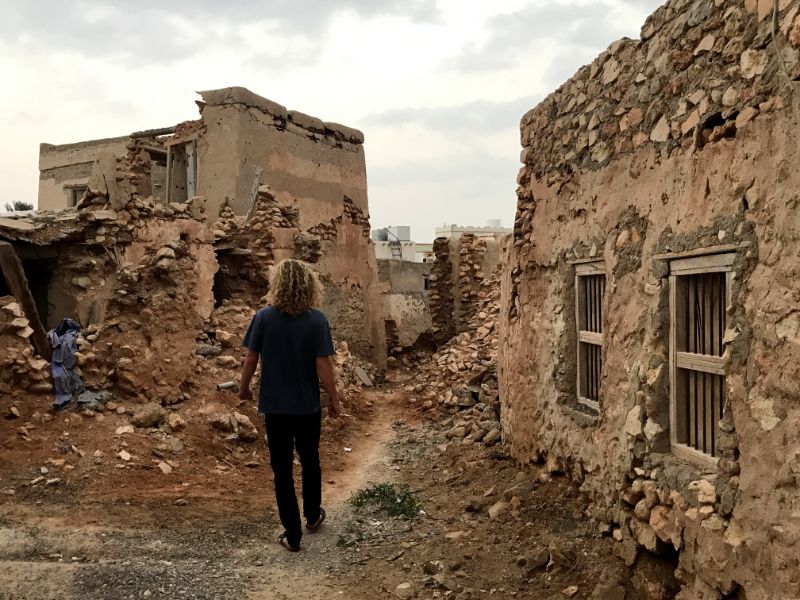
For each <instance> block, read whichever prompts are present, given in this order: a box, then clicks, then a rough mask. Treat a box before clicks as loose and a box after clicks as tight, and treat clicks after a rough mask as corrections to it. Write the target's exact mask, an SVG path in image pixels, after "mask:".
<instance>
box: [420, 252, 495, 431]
mask: <svg viewBox="0 0 800 600" xmlns="http://www.w3.org/2000/svg"><path fill="white" fill-rule="evenodd" d="M499 278H500V269H499V268H498V269H495V271H494V272H493V273H492V274H491V275H490V276H489V277H487V278H485V279H484V280H483V281H482V282H481V283H480V287H479V288H478V291H477V297H476V298H475V299H474V300H473V304H474V311H472V312H473V314H472V317H471V319H470V321H469V322H468V324H467V330H466V331H464V332H463V333H460V334H458V335H456V336H455V337H454V338H452V339H451V340H450V341H449V342H447V343H446V344H444V345H443V346H441V347H440V348H439V350H438V351H437V352H436V353H435V354H433V355H432V356H430V358H429V359H428V360H424V359H423V360H418V361H417V362H416V365H415V366H414V370H415V377H419V378H420V379H421V380H423V381H435V382H437V383H436V384H435V385H433V386H431V385H425V384H419V385H408V386H407V387H406V390H407V391H408V392H409V393H410V394H412V398H413V399H414V402H419V407H420V410H423V411H426V412H430V413H431V414H432V415H437V417H438V416H440V415H441V414H442V413H445V414H447V413H450V414H451V416H449V417H447V418H445V420H444V421H442V423H441V425H442V426H446V427H447V428H448V434H447V435H448V438H450V439H454V440H456V441H459V442H463V443H464V444H471V443H483V444H485V445H493V444H496V443H497V442H499V441H500V440H501V437H502V430H501V427H500V399H499V392H498V383H497V373H496V370H495V361H496V358H497V345H498V339H497V320H498V315H499V310H500V308H499V305H500V285H499Z"/></svg>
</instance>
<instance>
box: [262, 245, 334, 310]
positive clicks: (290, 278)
mask: <svg viewBox="0 0 800 600" xmlns="http://www.w3.org/2000/svg"><path fill="white" fill-rule="evenodd" d="M321 294H322V285H321V284H320V282H319V277H317V273H316V272H315V271H314V269H312V268H311V266H310V265H309V264H308V263H305V262H303V261H301V260H295V259H294V258H287V259H286V260H282V261H281V262H279V263H278V265H277V266H276V267H275V271H274V272H273V274H272V278H271V279H270V285H269V294H268V296H267V300H268V301H269V303H270V304H271V305H272V306H273V307H275V308H277V309H278V310H280V311H283V312H285V313H286V314H289V315H292V316H294V315H299V314H300V313H304V312H306V311H307V310H310V309H311V308H313V307H315V306H319V303H320V296H321Z"/></svg>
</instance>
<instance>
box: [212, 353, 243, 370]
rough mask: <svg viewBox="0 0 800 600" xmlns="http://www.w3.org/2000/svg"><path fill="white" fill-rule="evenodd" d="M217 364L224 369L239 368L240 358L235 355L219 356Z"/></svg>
mask: <svg viewBox="0 0 800 600" xmlns="http://www.w3.org/2000/svg"><path fill="white" fill-rule="evenodd" d="M217 364H218V365H219V366H220V367H222V368H224V369H238V368H239V359H237V358H236V357H235V356H218V357H217Z"/></svg>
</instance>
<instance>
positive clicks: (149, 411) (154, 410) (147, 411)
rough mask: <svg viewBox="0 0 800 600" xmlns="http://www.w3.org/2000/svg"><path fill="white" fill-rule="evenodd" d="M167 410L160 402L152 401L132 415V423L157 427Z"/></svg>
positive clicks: (137, 425) (139, 425)
mask: <svg viewBox="0 0 800 600" xmlns="http://www.w3.org/2000/svg"><path fill="white" fill-rule="evenodd" d="M165 416H166V411H165V410H164V408H163V407H162V406H161V405H160V404H156V403H155V402H150V403H148V404H145V405H143V406H142V407H140V408H139V409H137V410H136V412H134V413H133V416H132V417H131V424H132V425H135V426H136V427H155V426H156V425H158V424H159V423H161V421H163V420H164V417H165Z"/></svg>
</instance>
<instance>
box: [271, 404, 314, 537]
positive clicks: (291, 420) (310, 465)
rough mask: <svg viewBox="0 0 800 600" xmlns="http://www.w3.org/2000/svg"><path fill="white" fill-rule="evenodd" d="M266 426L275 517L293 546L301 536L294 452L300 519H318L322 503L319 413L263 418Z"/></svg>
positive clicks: (272, 415) (312, 520)
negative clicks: (297, 475) (298, 475)
mask: <svg viewBox="0 0 800 600" xmlns="http://www.w3.org/2000/svg"><path fill="white" fill-rule="evenodd" d="M264 420H265V422H266V424H267V445H268V446H269V462H270V465H272V473H273V474H274V475H275V497H276V498H277V500H278V514H279V515H280V518H281V524H282V525H283V528H284V530H285V532H286V538H287V539H288V541H289V543H290V544H292V545H293V546H297V545H299V544H300V538H301V537H302V535H303V531H302V524H301V523H300V510H299V508H298V506H297V495H296V494H295V492H294V476H293V466H294V449H295V448H296V449H297V455H298V456H299V457H300V465H301V466H302V468H303V515H304V516H305V518H306V521H309V522H310V523H315V522H316V521H317V519H319V515H320V512H319V509H320V504H321V502H322V468H321V467H320V464H319V434H320V427H321V424H322V413H315V414H312V415H276V414H268V415H264Z"/></svg>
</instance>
